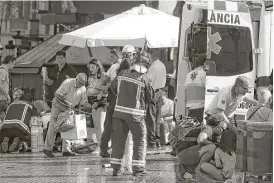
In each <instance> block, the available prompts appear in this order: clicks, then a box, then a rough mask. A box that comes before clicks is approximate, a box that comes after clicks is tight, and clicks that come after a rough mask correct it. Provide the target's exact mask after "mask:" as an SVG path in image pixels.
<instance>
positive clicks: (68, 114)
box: [56, 110, 75, 132]
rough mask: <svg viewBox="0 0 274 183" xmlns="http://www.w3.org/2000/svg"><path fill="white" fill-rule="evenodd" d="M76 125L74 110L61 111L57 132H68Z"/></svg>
mask: <svg viewBox="0 0 274 183" xmlns="http://www.w3.org/2000/svg"><path fill="white" fill-rule="evenodd" d="M74 127H75V113H74V111H72V110H67V111H65V112H61V113H60V114H59V115H58V117H57V125H56V131H57V132H66V131H69V130H70V129H73V128H74Z"/></svg>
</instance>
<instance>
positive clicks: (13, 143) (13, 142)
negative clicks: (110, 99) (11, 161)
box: [9, 137, 20, 152]
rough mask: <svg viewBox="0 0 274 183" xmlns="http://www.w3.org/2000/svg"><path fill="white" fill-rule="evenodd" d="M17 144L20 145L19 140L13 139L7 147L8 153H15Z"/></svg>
mask: <svg viewBox="0 0 274 183" xmlns="http://www.w3.org/2000/svg"><path fill="white" fill-rule="evenodd" d="M19 143H20V139H19V138H18V137H15V138H14V139H13V141H12V143H11V145H10V147H9V152H15V151H16V152H17V150H18V146H19Z"/></svg>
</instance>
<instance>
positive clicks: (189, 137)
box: [168, 118, 204, 153]
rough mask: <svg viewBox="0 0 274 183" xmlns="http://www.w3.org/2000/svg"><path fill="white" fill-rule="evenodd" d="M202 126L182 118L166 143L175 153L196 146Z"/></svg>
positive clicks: (197, 122) (192, 120) (190, 119)
mask: <svg viewBox="0 0 274 183" xmlns="http://www.w3.org/2000/svg"><path fill="white" fill-rule="evenodd" d="M203 128H204V125H203V124H201V123H200V122H199V121H197V120H195V119H193V118H183V119H182V120H181V121H179V122H178V123H177V124H176V126H175V128H174V129H173V130H172V131H171V133H170V134H169V135H168V141H169V143H170V144H171V146H172V148H173V150H175V151H176V152H177V153H179V152H181V151H183V150H185V149H187V148H189V147H191V146H194V145H197V137H198V135H199V134H200V132H201V131H202V129H203Z"/></svg>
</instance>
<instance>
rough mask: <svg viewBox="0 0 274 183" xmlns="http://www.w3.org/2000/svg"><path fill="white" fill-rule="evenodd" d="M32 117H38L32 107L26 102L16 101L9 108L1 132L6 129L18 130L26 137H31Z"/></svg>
mask: <svg viewBox="0 0 274 183" xmlns="http://www.w3.org/2000/svg"><path fill="white" fill-rule="evenodd" d="M32 116H37V113H36V112H35V108H34V107H33V106H32V105H30V104H28V103H27V102H25V101H15V102H13V103H11V104H10V105H9V106H8V110H7V115H6V116H5V119H4V121H3V125H2V127H1V131H2V130H4V129H18V130H20V131H21V132H23V133H24V134H25V135H30V120H31V117H32Z"/></svg>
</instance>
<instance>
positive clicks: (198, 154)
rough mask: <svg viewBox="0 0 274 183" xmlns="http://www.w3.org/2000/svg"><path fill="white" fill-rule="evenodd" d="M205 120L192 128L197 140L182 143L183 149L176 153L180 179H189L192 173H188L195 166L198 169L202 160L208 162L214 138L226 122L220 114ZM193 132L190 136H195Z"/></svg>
mask: <svg viewBox="0 0 274 183" xmlns="http://www.w3.org/2000/svg"><path fill="white" fill-rule="evenodd" d="M206 122H207V124H206V125H202V126H201V127H199V129H197V130H193V131H196V132H195V134H198V135H197V136H198V138H197V141H196V142H194V141H192V142H190V141H189V142H187V143H186V144H185V145H184V148H183V149H184V150H183V151H181V152H179V153H178V155H177V157H178V160H179V162H180V165H179V171H180V179H182V178H187V179H191V178H192V175H191V174H190V173H194V169H195V167H197V169H200V168H201V164H202V163H203V162H209V161H210V160H211V159H212V158H213V156H214V152H215V150H216V143H217V142H216V141H215V139H218V137H217V136H218V135H217V134H219V135H220V131H221V132H222V131H223V129H226V123H225V122H224V118H223V117H222V115H220V114H215V115H212V116H210V117H208V118H206ZM190 133H192V132H189V135H187V136H186V137H188V136H190ZM193 133H194V132H193ZM195 134H193V135H191V137H193V136H195Z"/></svg>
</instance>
